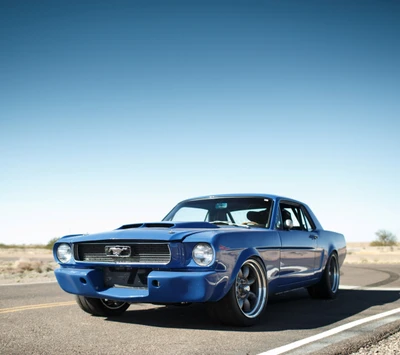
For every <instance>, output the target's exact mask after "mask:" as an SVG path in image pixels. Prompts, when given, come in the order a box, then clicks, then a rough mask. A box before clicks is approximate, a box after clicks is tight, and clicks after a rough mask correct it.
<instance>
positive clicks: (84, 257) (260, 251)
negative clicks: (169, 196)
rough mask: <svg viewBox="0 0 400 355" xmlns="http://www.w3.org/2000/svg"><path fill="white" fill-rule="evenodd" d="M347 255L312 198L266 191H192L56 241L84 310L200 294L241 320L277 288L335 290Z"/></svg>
mask: <svg viewBox="0 0 400 355" xmlns="http://www.w3.org/2000/svg"><path fill="white" fill-rule="evenodd" d="M345 256H346V242H345V239H344V237H343V235H342V234H339V233H334V232H330V231H326V230H324V229H323V228H322V226H321V224H320V223H319V222H318V220H317V218H316V217H315V215H314V214H313V212H312V211H311V209H310V208H309V207H308V206H307V205H306V204H304V203H301V202H299V201H295V200H293V199H289V198H285V197H279V196H274V195H263V194H246V195H243V194H235V195H215V196H206V197H198V198H193V199H189V200H185V201H183V202H180V203H179V204H178V205H177V206H176V207H174V208H173V209H172V210H171V212H169V213H168V214H167V216H166V217H165V218H164V219H163V220H162V221H161V222H155V223H154V222H153V223H135V224H127V225H123V226H122V227H120V228H118V229H116V230H113V231H110V232H105V233H99V234H90V235H84V234H80V235H69V236H65V237H62V238H61V239H59V240H58V241H57V242H56V243H55V245H54V258H55V260H56V261H57V262H58V263H59V265H60V267H59V268H58V269H56V270H55V275H56V277H57V281H58V283H59V284H60V286H61V288H62V289H63V290H64V291H66V292H69V293H72V294H75V295H76V300H77V303H78V305H79V306H80V307H81V308H82V309H83V310H84V311H85V312H88V313H90V314H92V315H95V316H116V315H121V314H122V313H123V312H124V311H125V310H126V309H127V308H128V307H129V305H130V304H132V303H155V304H167V305H168V304H188V303H193V302H201V303H206V307H207V309H208V311H209V314H210V315H211V316H212V317H214V318H216V319H217V320H218V321H220V322H222V323H224V324H229V325H236V326H250V325H252V324H254V323H255V322H257V321H258V320H259V318H260V317H261V315H262V314H263V312H264V310H265V308H266V305H267V299H268V295H270V294H273V293H280V292H285V291H289V290H292V289H297V288H300V287H306V288H307V290H308V292H309V294H310V296H311V297H313V298H334V297H335V296H336V294H337V292H338V289H339V280H340V267H341V265H342V264H343V261H344V258H345Z"/></svg>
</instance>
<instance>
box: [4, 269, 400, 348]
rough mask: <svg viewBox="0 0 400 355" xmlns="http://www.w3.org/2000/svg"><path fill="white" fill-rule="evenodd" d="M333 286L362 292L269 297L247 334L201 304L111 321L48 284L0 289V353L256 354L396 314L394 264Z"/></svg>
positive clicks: (345, 337)
mask: <svg viewBox="0 0 400 355" xmlns="http://www.w3.org/2000/svg"><path fill="white" fill-rule="evenodd" d="M341 285H347V286H360V287H363V288H361V289H348V288H345V289H342V290H341V291H340V293H339V295H338V297H337V298H336V299H335V300H313V299H310V298H309V297H308V294H307V292H306V291H305V290H298V291H295V292H290V293H286V294H282V295H277V296H274V297H272V298H270V300H269V303H268V306H267V312H266V314H265V316H264V317H263V319H262V321H261V322H260V324H259V325H257V326H255V327H252V328H231V327H225V326H221V325H219V324H215V323H212V322H211V321H210V319H209V318H208V317H207V314H206V312H205V308H204V307H203V306H202V305H192V306H188V307H173V306H171V307H164V306H153V305H142V304H137V305H131V307H130V308H129V309H128V311H127V312H126V313H125V314H124V315H123V316H122V317H119V318H104V317H92V316H90V315H88V314H86V313H84V312H83V311H81V310H80V309H79V308H78V306H77V305H76V304H75V302H74V297H73V296H72V295H69V294H66V293H64V292H63V291H62V290H61V289H60V288H59V286H58V285H57V284H56V283H47V284H30V285H29V284H27V285H13V286H1V287H0V354H67V353H68V354H121V353H124V354H152V355H154V354H189V353H190V354H259V353H262V352H266V351H268V350H271V349H276V348H279V347H281V346H284V345H287V344H291V343H293V342H296V341H299V340H301V339H305V338H308V337H311V336H314V335H317V334H320V333H321V332H325V331H327V330H332V329H335V328H336V327H338V326H343V325H346V324H348V323H349V322H352V321H356V320H362V319H364V318H365V317H369V316H372V315H377V314H380V313H382V312H385V311H390V310H395V309H398V308H400V292H399V291H400V265H358V266H348V265H345V266H344V267H343V268H342V278H341ZM371 287H372V288H373V289H370V288H371ZM364 288H366V289H364ZM375 288H378V290H377V289H375ZM382 319H383V320H385V322H386V323H388V322H389V321H390V323H389V324H386V323H382ZM382 319H381V320H379V321H378V320H377V321H372V322H367V323H366V324H364V325H360V326H357V327H353V328H351V329H349V330H347V331H343V332H340V334H338V335H335V336H330V337H326V338H324V339H323V341H319V342H312V343H311V344H309V345H307V346H303V347H301V348H297V349H295V350H292V351H290V352H289V353H287V354H297V353H302V354H304V353H310V352H312V351H318V353H335V352H338V351H340V349H343V348H345V347H348V345H349V344H356V343H357V339H358V340H359V339H364V340H363V341H365V339H367V338H368V337H373V335H374V334H377V332H378V331H380V332H382V329H384V331H386V330H385V329H389V328H390V329H391V328H393V327H391V324H397V323H394V322H396V321H400V313H396V314H395V315H392V316H391V317H385V318H382ZM338 349H339V350H338Z"/></svg>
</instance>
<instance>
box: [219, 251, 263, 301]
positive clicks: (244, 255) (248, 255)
mask: <svg viewBox="0 0 400 355" xmlns="http://www.w3.org/2000/svg"><path fill="white" fill-rule="evenodd" d="M248 259H256V260H257V261H259V262H260V263H261V265H262V266H263V268H264V273H265V279H266V280H267V287H268V277H267V268H266V266H265V263H264V260H263V258H262V257H261V255H260V253H259V252H258V250H257V249H256V248H248V249H244V250H243V251H242V252H241V253H240V254H239V256H238V258H237V260H236V263H235V266H234V268H233V269H232V272H231V275H230V277H229V282H227V283H226V284H225V287H224V290H223V294H222V295H221V297H220V299H221V298H223V297H224V296H225V295H226V294H227V293H228V292H229V290H230V289H231V287H232V285H233V283H234V282H235V280H236V276H237V275H238V273H239V270H240V268H241V267H242V265H243V263H244V262H245V261H246V260H248Z"/></svg>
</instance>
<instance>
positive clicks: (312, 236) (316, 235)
mask: <svg viewBox="0 0 400 355" xmlns="http://www.w3.org/2000/svg"><path fill="white" fill-rule="evenodd" d="M310 238H311V239H318V234H311V235H310Z"/></svg>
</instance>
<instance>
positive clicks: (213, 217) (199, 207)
mask: <svg viewBox="0 0 400 355" xmlns="http://www.w3.org/2000/svg"><path fill="white" fill-rule="evenodd" d="M271 207H272V200H271V199H268V198H260V197H257V198H256V197H231V198H210V199H205V200H191V201H185V202H181V203H180V204H178V205H177V206H176V207H175V208H174V209H173V210H172V211H171V212H170V213H169V214H168V215H167V216H166V217H165V218H164V219H163V220H164V221H174V222H195V221H196V222H199V221H201V222H204V221H205V222H210V223H216V224H236V225H249V226H257V227H265V228H268V227H269V222H270V215H271ZM224 222H225V223H224Z"/></svg>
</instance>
